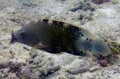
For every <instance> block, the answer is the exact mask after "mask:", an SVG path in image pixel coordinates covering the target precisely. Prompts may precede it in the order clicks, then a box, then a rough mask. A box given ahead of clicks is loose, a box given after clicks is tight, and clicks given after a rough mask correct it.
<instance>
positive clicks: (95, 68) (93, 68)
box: [89, 65, 100, 72]
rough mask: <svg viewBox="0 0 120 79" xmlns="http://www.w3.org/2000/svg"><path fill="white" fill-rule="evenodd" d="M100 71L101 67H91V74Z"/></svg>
mask: <svg viewBox="0 0 120 79" xmlns="http://www.w3.org/2000/svg"><path fill="white" fill-rule="evenodd" d="M99 69H100V66H98V65H95V66H93V67H91V68H90V69H89V71H90V72H94V71H97V70H99Z"/></svg>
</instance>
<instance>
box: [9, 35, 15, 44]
mask: <svg viewBox="0 0 120 79" xmlns="http://www.w3.org/2000/svg"><path fill="white" fill-rule="evenodd" d="M16 41H17V38H16V37H15V35H14V33H12V34H11V40H10V43H12V44H13V43H15V42H16Z"/></svg>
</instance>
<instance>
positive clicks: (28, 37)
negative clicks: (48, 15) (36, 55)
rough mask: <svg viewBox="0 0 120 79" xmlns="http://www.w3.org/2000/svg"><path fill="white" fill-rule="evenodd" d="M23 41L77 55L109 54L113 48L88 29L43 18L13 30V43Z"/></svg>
mask: <svg viewBox="0 0 120 79" xmlns="http://www.w3.org/2000/svg"><path fill="white" fill-rule="evenodd" d="M16 42H19V43H22V44H25V45H28V46H31V47H33V48H37V49H40V50H43V51H47V52H49V53H52V54H59V53H60V52H66V53H69V54H73V55H77V56H85V55H86V54H87V53H86V52H88V51H90V52H93V54H96V55H102V56H108V55H110V54H111V49H110V48H109V46H108V45H107V44H106V43H105V42H104V41H102V40H99V39H95V36H94V35H93V34H91V33H90V32H89V31H88V30H86V29H83V28H82V27H79V26H76V25H73V24H71V23H67V22H63V21H58V20H51V19H42V20H38V21H37V22H31V23H29V24H26V25H24V26H22V27H21V29H19V30H17V31H15V32H12V35H11V43H16Z"/></svg>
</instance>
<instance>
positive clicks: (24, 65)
mask: <svg viewBox="0 0 120 79" xmlns="http://www.w3.org/2000/svg"><path fill="white" fill-rule="evenodd" d="M88 4H89V5H88ZM80 5H81V6H82V7H79V6H80ZM41 18H50V19H55V20H61V21H65V22H68V23H71V24H75V25H77V26H80V27H83V28H85V29H87V30H89V31H90V32H91V33H92V34H94V35H95V37H97V38H99V39H107V40H110V41H116V42H118V43H120V21H119V20H120V1H119V0H111V1H110V2H106V3H103V4H99V5H98V4H94V3H92V2H91V1H88V0H0V79H119V78H120V62H119V59H117V60H114V63H113V64H112V65H111V64H109V65H108V66H107V67H101V66H100V65H99V64H98V63H97V60H96V58H95V57H93V56H87V57H81V56H74V55H70V54H67V53H64V54H59V55H55V54H50V53H48V52H45V51H41V50H33V51H30V50H29V49H30V47H28V46H26V45H23V44H20V43H15V44H12V45H10V43H9V42H10V38H11V33H12V31H16V30H18V29H20V27H22V26H23V25H25V24H28V23H30V22H31V21H37V20H39V19H41ZM118 57H119V55H118Z"/></svg>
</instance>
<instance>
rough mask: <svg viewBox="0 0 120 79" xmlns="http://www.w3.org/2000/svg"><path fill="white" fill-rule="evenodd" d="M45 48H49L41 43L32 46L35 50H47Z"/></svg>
mask: <svg viewBox="0 0 120 79" xmlns="http://www.w3.org/2000/svg"><path fill="white" fill-rule="evenodd" d="M47 47H49V46H47V45H44V44H42V43H41V42H40V43H38V44H36V45H35V46H33V48H36V49H44V48H47Z"/></svg>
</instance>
